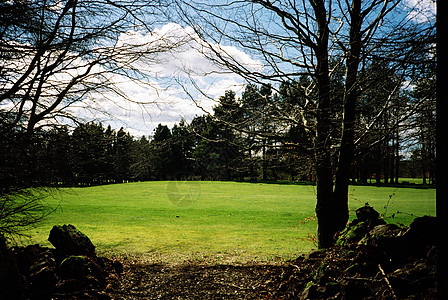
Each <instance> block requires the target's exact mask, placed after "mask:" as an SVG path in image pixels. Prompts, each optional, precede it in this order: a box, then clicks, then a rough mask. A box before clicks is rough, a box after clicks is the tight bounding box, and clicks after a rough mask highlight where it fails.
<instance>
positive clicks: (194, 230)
mask: <svg viewBox="0 0 448 300" xmlns="http://www.w3.org/2000/svg"><path fill="white" fill-rule="evenodd" d="M315 194H316V191H315V187H314V186H312V185H297V184H261V183H236V182H186V181H179V182H176V181H168V182H167V181H165V182H161V181H159V182H138V183H127V184H115V185H105V186H96V187H87V188H64V189H60V190H58V191H56V192H54V193H53V195H52V196H51V197H48V198H47V200H46V202H47V203H48V204H49V205H50V206H52V207H57V210H56V211H55V212H54V213H52V214H51V215H50V216H49V218H48V219H47V220H46V221H45V222H44V223H42V224H41V225H40V226H39V227H38V228H37V229H36V230H33V232H30V234H31V235H32V240H31V241H28V242H29V243H39V244H42V245H49V243H48V241H47V238H48V234H49V232H50V230H51V228H52V226H53V225H55V224H60V225H62V224H73V225H75V226H76V227H77V228H78V229H79V230H81V231H82V232H84V233H85V234H87V235H88V236H89V237H90V239H91V240H92V242H93V243H94V244H95V245H96V247H97V250H98V252H100V253H103V254H109V255H122V254H129V255H138V256H139V257H143V258H146V259H148V260H152V261H157V260H160V261H166V262H176V261H185V260H199V261H207V260H213V261H214V262H219V261H222V262H247V261H275V260H278V259H289V258H294V257H296V256H298V255H299V254H301V253H306V252H308V251H310V250H311V249H315V248H316V245H315V244H314V243H313V238H314V237H315V234H316V228H317V221H316V220H315V218H313V216H314V209H315V201H316V200H315V198H316V196H315ZM390 195H392V196H390ZM366 202H368V203H369V204H370V205H371V206H373V207H374V208H376V209H377V210H378V211H379V212H380V213H383V212H385V208H384V207H385V206H387V216H391V215H392V214H393V213H396V212H397V211H400V212H403V213H398V214H395V218H388V221H389V222H398V223H404V224H406V225H408V224H409V223H410V222H411V221H412V219H413V218H414V216H423V215H435V189H415V188H389V187H373V186H352V187H351V189H350V201H349V204H350V209H352V210H355V209H356V208H358V207H360V206H363V205H364V203H366ZM411 214H413V215H411ZM351 217H352V218H353V217H354V212H351Z"/></svg>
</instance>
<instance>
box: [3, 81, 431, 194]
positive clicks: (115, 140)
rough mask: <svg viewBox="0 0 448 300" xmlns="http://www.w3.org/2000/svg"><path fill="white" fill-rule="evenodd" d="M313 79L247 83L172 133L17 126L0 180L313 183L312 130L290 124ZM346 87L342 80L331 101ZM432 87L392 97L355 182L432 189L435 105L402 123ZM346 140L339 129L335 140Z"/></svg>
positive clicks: (354, 171) (361, 155) (365, 114)
mask: <svg viewBox="0 0 448 300" xmlns="http://www.w3.org/2000/svg"><path fill="white" fill-rule="evenodd" d="M388 79H390V78H388ZM307 81H309V82H310V79H309V78H307V77H303V78H302V79H301V82H287V83H283V84H282V85H281V86H280V87H279V88H278V92H274V91H273V89H272V88H271V87H270V86H269V85H260V86H257V85H255V84H248V85H247V86H246V87H245V89H244V91H243V92H242V94H241V96H240V97H237V96H236V93H235V92H233V91H231V90H229V91H226V92H225V94H224V95H223V96H221V97H219V99H218V104H217V105H216V106H215V107H214V108H213V112H211V113H210V114H204V115H200V116H196V117H195V118H194V119H193V120H191V122H189V123H187V122H186V121H185V120H180V122H179V123H178V124H175V125H174V126H173V127H172V128H169V127H168V126H167V125H162V124H159V125H158V126H157V127H156V128H155V129H154V131H153V132H152V133H151V134H150V135H144V136H141V137H134V136H132V135H130V134H129V133H128V132H126V131H125V130H124V129H123V128H121V129H119V130H115V129H112V128H111V126H110V125H109V126H107V127H106V126H104V125H103V124H102V123H101V122H87V123H79V124H78V125H77V126H76V127H75V128H74V129H72V130H70V129H69V127H68V126H67V125H65V126H55V127H51V129H49V130H40V131H38V132H36V133H35V134H34V135H32V136H29V135H27V133H26V130H25V129H23V128H22V129H21V127H20V126H19V127H17V128H16V130H13V131H12V132H11V133H9V134H8V135H7V136H5V138H4V139H2V140H1V141H0V147H1V151H0V153H1V154H0V155H1V159H0V161H1V162H2V163H1V168H2V172H1V173H0V174H1V175H0V176H1V177H2V178H1V180H0V182H2V186H3V188H6V187H24V186H30V185H31V186H42V185H59V186H61V185H70V186H77V185H98V184H109V183H123V182H129V181H147V180H239V181H243V180H250V181H256V180H262V181H278V180H281V181H309V182H314V181H315V168H314V155H313V138H314V137H313V131H312V130H310V128H312V126H314V125H313V124H309V123H307V124H304V122H303V119H300V118H296V119H295V121H294V122H293V119H294V115H295V114H300V113H303V112H294V111H293V110H294V107H296V106H297V102H304V101H306V97H310V95H306V97H305V94H304V93H303V91H302V90H301V89H300V87H301V86H303V85H305V84H306V82H307ZM382 84H383V85H384V83H382ZM391 86H394V84H392V85H391ZM383 87H384V86H383ZM339 88H340V86H338V83H336V82H335V83H334V91H333V92H334V94H337V92H338V89H339ZM432 88H433V87H432V85H431V82H428V81H422V84H421V85H419V86H417V87H415V88H414V90H413V91H410V92H406V91H403V93H401V96H400V97H397V99H395V101H396V103H395V105H396V109H395V110H394V111H391V112H390V113H389V114H388V115H387V117H386V116H385V117H384V119H383V121H382V122H379V125H378V128H377V129H376V130H371V133H370V135H371V137H370V138H369V139H367V141H371V143H368V142H367V143H365V144H364V145H361V146H360V147H359V149H358V151H357V152H356V155H355V159H354V162H353V163H352V166H351V171H350V178H351V180H352V182H359V183H366V182H367V181H368V180H370V181H372V179H373V180H374V181H375V182H377V183H380V182H386V183H388V182H389V183H398V177H399V176H403V175H402V174H404V176H414V177H422V178H424V180H425V183H434V182H435V172H434V169H435V147H434V145H435V127H434V122H435V102H434V101H431V100H428V101H427V105H425V106H423V107H422V108H421V109H419V110H418V111H416V112H414V116H413V118H410V119H409V120H408V121H407V122H406V123H400V125H398V124H397V122H396V120H398V119H400V118H401V117H402V116H403V114H408V113H409V112H408V110H407V109H406V107H408V106H409V105H411V104H412V102H415V101H417V100H416V98H418V97H419V95H421V94H422V93H423V91H422V90H424V89H426V91H425V92H424V95H425V97H426V96H427V94H428V91H427V90H428V89H432ZM376 98H381V94H380V93H377V94H371V95H369V99H366V100H365V102H364V104H363V105H360V106H359V108H358V111H359V116H358V118H357V119H358V127H359V128H362V127H363V126H364V125H365V124H363V123H364V122H368V120H369V118H371V117H372V116H374V115H375V114H377V112H376V111H375V109H376V108H375V105H374V104H375V99H376ZM334 105H338V102H337V101H334ZM377 109H378V108H377ZM309 119H310V120H312V118H309ZM299 120H300V121H299ZM311 122H312V121H311ZM340 134H341V133H340V132H338V131H337V130H335V131H334V132H333V135H332V137H333V138H338V137H340ZM404 151H407V152H408V156H409V157H408V158H407V159H404V157H403V152H404ZM333 155H334V154H333ZM403 161H407V163H406V164H405V163H404V162H403ZM400 166H401V167H400ZM401 169H402V170H401Z"/></svg>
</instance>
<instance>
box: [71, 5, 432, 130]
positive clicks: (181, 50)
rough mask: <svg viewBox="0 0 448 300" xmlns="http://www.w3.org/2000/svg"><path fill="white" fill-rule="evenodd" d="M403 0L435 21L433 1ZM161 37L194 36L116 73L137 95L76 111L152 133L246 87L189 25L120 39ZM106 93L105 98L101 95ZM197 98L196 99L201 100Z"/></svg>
mask: <svg viewBox="0 0 448 300" xmlns="http://www.w3.org/2000/svg"><path fill="white" fill-rule="evenodd" d="M403 4H404V8H405V9H408V8H409V9H412V12H411V13H409V14H408V18H411V19H412V22H415V23H422V22H428V21H430V22H434V16H435V2H434V1H432V0H424V1H421V0H404V2H403ZM406 7H408V8H406ZM160 37H163V39H162V40H163V41H164V42H176V41H178V40H181V39H185V40H187V37H192V38H190V39H189V40H188V42H185V43H182V44H181V45H179V47H178V48H176V49H174V50H173V51H172V52H168V53H160V54H157V56H155V57H151V59H146V60H145V59H144V58H143V59H142V60H141V61H136V62H134V67H136V68H139V69H141V70H142V71H143V72H145V73H146V74H147V75H148V76H147V77H146V80H142V81H138V80H134V81H130V80H129V79H127V78H125V77H120V76H119V75H113V81H114V82H115V83H116V85H117V87H118V88H119V89H120V90H121V91H122V92H123V93H124V94H126V95H127V97H128V98H129V99H132V101H126V100H124V99H120V98H118V97H116V96H114V95H95V97H96V98H95V99H92V101H89V100H87V101H86V102H85V103H84V107H90V108H92V107H93V108H95V106H98V105H100V106H101V109H100V111H101V110H102V111H106V112H107V114H103V115H101V114H99V113H98V110H97V109H90V110H89V109H83V108H82V107H81V108H79V107H78V108H76V110H77V113H78V114H79V115H82V116H84V117H85V118H86V119H89V118H95V119H101V120H103V123H105V124H111V125H112V126H113V127H115V128H120V127H124V128H125V129H126V130H127V131H129V132H130V133H131V134H133V135H135V136H140V135H148V134H151V133H152V130H153V129H154V128H155V127H156V126H157V125H158V124H159V123H162V124H165V125H168V126H169V127H172V126H173V125H174V123H178V122H179V121H180V120H181V119H182V118H184V119H186V120H187V121H190V120H191V119H192V118H193V117H194V116H195V115H200V114H203V113H204V111H203V110H204V109H205V110H206V111H211V108H212V107H213V106H214V105H215V104H216V102H215V101H214V99H217V98H218V97H219V96H221V95H223V94H224V92H225V91H226V90H228V89H232V90H234V91H236V92H237V93H239V92H241V91H242V89H243V87H244V84H245V81H244V80H243V79H242V78H241V77H239V76H238V75H236V74H233V73H231V72H229V71H228V70H225V69H223V68H222V67H219V66H217V65H214V64H213V63H211V62H210V61H209V60H208V59H207V58H206V57H205V56H204V54H203V53H201V52H203V51H204V48H203V47H202V45H201V42H200V41H199V38H197V37H196V36H195V34H194V32H193V30H192V29H191V28H189V27H182V26H181V25H179V24H176V23H167V24H164V25H161V26H159V27H158V28H156V29H154V30H153V31H152V32H145V31H140V32H136V31H129V32H126V33H123V34H122V35H120V37H119V38H118V41H117V42H118V43H120V42H122V43H133V44H135V45H140V44H142V45H144V44H147V43H148V42H149V43H153V45H157V39H158V38H160ZM154 43H155V44H154ZM212 46H213V47H216V49H223V50H225V52H226V53H228V54H230V55H232V57H234V58H235V59H236V60H237V61H239V62H241V63H242V64H244V65H245V66H246V67H247V68H249V69H252V70H257V71H261V70H262V69H263V61H262V60H259V59H257V58H256V57H254V56H251V55H250V54H249V53H248V52H247V51H245V50H244V49H239V48H237V47H235V46H229V45H223V44H212ZM198 50H200V51H198ZM219 51H221V50H219ZM222 53H224V52H222ZM208 54H209V55H213V54H210V53H208ZM192 82H194V85H193V84H192ZM195 85H196V86H195ZM197 88H199V89H200V90H201V92H199V91H198V90H197ZM101 98H104V99H105V100H104V101H102V100H101ZM192 98H194V99H195V100H196V103H195V102H194V101H193V100H192ZM98 99H100V100H98ZM93 100H94V101H93ZM198 105H199V106H201V108H199V107H198Z"/></svg>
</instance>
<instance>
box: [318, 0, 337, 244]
mask: <svg viewBox="0 0 448 300" xmlns="http://www.w3.org/2000/svg"><path fill="white" fill-rule="evenodd" d="M314 11H315V15H316V20H317V23H318V38H317V44H316V48H315V53H316V61H317V66H316V73H317V74H316V78H317V85H318V98H319V99H318V105H317V113H316V136H315V139H314V147H315V158H316V194H317V195H316V196H317V201H316V215H317V220H318V221H317V240H318V247H319V248H328V247H330V246H332V245H333V235H334V231H333V221H334V215H333V209H334V203H333V172H332V164H331V136H330V134H331V119H330V115H331V101H330V74H329V66H328V35H329V29H328V24H327V19H326V9H325V3H324V2H323V1H316V3H315V7H314Z"/></svg>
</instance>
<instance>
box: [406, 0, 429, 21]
mask: <svg viewBox="0 0 448 300" xmlns="http://www.w3.org/2000/svg"><path fill="white" fill-rule="evenodd" d="M403 4H404V5H405V6H406V7H407V9H408V10H409V12H408V18H409V19H411V20H412V21H414V22H416V23H425V22H433V21H434V20H435V17H436V1H435V0H405V1H404V2H403Z"/></svg>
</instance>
